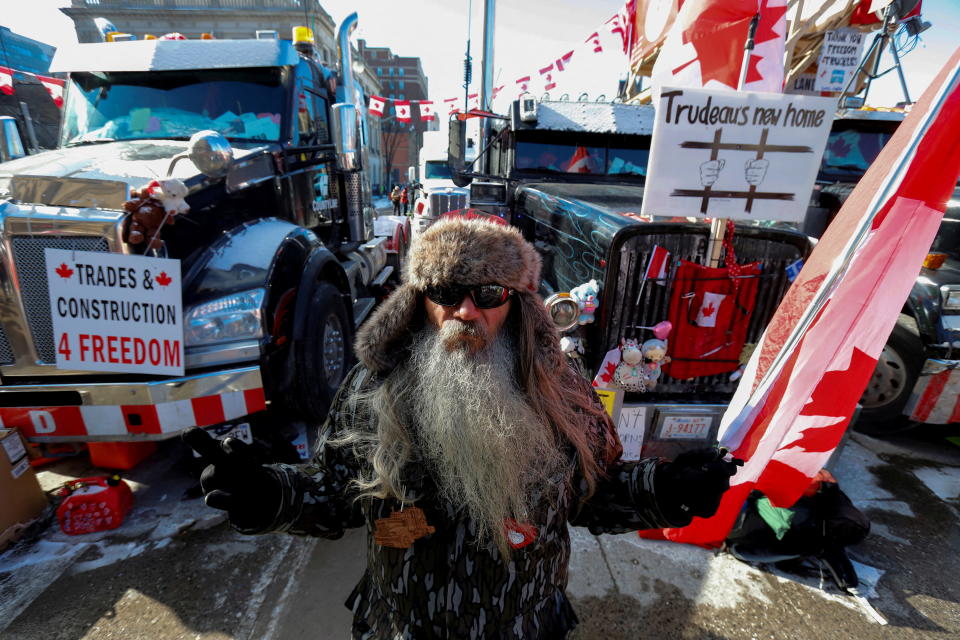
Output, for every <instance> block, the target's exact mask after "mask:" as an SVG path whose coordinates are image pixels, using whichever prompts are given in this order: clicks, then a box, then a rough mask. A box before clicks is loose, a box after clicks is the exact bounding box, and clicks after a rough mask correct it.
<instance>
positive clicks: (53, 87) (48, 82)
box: [37, 76, 65, 109]
mask: <svg viewBox="0 0 960 640" xmlns="http://www.w3.org/2000/svg"><path fill="white" fill-rule="evenodd" d="M37 80H39V81H40V84H42V85H43V87H44V88H45V89H46V90H47V93H49V94H50V97H51V98H52V99H53V103H54V104H55V105H57V106H58V107H60V108H61V109H62V108H63V85H64V84H65V82H64V81H63V80H61V79H60V78H50V77H47V76H37Z"/></svg>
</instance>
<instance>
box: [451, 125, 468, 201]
mask: <svg viewBox="0 0 960 640" xmlns="http://www.w3.org/2000/svg"><path fill="white" fill-rule="evenodd" d="M449 124H450V131H449V134H450V138H449V144H448V145H447V164H448V165H450V175H451V179H452V180H453V184H455V185H457V186H458V187H465V186H467V185H468V184H470V181H471V180H472V178H469V177H467V176H465V175H463V172H464V167H465V165H466V160H465V158H466V147H467V123H466V121H464V120H450V123H449Z"/></svg>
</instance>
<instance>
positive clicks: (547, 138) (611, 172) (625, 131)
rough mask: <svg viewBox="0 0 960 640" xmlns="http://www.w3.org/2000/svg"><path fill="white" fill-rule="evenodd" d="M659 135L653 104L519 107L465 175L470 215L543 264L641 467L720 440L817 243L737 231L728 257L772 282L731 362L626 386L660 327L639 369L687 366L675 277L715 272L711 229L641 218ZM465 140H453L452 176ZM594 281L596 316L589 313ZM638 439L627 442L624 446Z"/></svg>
mask: <svg viewBox="0 0 960 640" xmlns="http://www.w3.org/2000/svg"><path fill="white" fill-rule="evenodd" d="M525 103H526V104H525ZM653 123H654V109H653V107H651V106H640V105H626V104H617V103H589V102H547V101H537V100H534V99H532V98H527V99H526V100H525V99H523V98H521V100H519V101H516V102H514V103H513V105H512V111H511V113H510V116H509V118H508V119H507V120H506V121H504V122H502V123H499V124H497V125H495V126H494V127H493V128H494V133H493V140H492V143H491V152H490V153H491V155H490V158H489V172H488V173H487V174H470V173H465V174H463V175H464V176H465V177H466V178H468V179H470V178H472V179H473V182H472V184H471V195H470V198H471V205H472V206H473V207H475V208H479V209H482V210H485V211H487V212H488V213H490V214H491V215H496V216H498V217H501V218H503V219H506V220H508V221H509V222H510V223H511V224H513V225H515V226H517V227H519V228H520V229H521V230H522V232H523V233H524V236H525V237H526V238H527V239H529V240H530V241H531V242H533V244H534V245H535V246H536V247H537V249H538V250H539V251H540V252H541V256H542V258H543V274H542V282H541V294H542V295H543V296H544V298H545V300H546V304H547V306H548V310H549V311H550V313H551V315H552V316H553V318H554V321H555V323H556V324H557V327H558V329H559V330H560V331H561V332H562V334H563V336H564V338H566V339H565V340H564V341H563V343H562V344H563V347H564V349H565V351H567V354H568V356H569V357H570V359H571V361H572V363H573V364H574V365H575V366H577V367H580V368H581V369H582V371H583V374H584V376H585V377H587V378H589V379H593V380H594V383H595V387H598V388H600V389H601V390H602V389H603V388H604V387H608V388H609V389H612V390H615V391H616V396H617V400H616V402H619V403H621V404H622V407H621V409H620V414H619V415H620V419H621V425H620V426H621V437H622V438H624V435H625V434H628V433H631V432H632V433H633V436H634V439H636V438H637V437H638V438H640V439H641V440H642V441H643V455H675V454H676V453H677V452H678V451H679V450H680V449H681V448H682V447H683V446H684V445H686V444H688V443H689V442H690V439H693V440H703V441H705V442H708V441H710V440H711V439H713V438H714V437H715V435H716V432H717V429H718V427H719V422H720V417H721V416H722V414H723V412H724V410H725V409H726V406H727V403H728V402H729V400H730V398H731V397H732V394H733V392H734V390H735V389H736V387H737V381H738V379H739V372H740V366H741V364H742V363H745V362H746V359H747V358H748V356H749V353H750V350H751V348H752V345H753V344H755V343H756V341H757V340H758V339H759V337H760V335H761V333H762V332H763V330H764V328H765V327H766V325H767V323H768V322H769V321H770V319H771V317H772V315H773V313H774V311H775V310H776V307H777V305H778V304H779V302H780V299H781V298H782V297H783V295H784V294H785V292H786V290H787V288H788V287H789V285H790V277H789V273H790V270H789V269H788V267H791V265H797V264H798V262H799V261H802V260H803V258H804V257H805V256H806V255H808V253H809V251H810V249H811V247H812V245H811V242H810V240H809V238H808V237H807V236H806V235H805V234H803V233H800V232H798V231H794V230H790V229H780V228H765V227H762V226H757V225H741V224H737V225H736V227H735V231H734V234H733V238H732V243H731V244H730V245H729V247H728V249H727V250H726V251H725V254H730V255H731V258H733V253H735V261H736V262H737V263H739V264H745V263H753V262H759V263H760V265H761V272H760V273H759V274H757V276H756V277H755V278H754V279H753V284H751V285H750V287H755V295H753V296H752V305H753V306H752V309H751V313H749V314H748V316H745V317H747V318H748V319H747V320H746V321H745V324H746V325H747V326H746V332H745V334H744V336H743V340H742V342H743V344H742V346H741V345H738V347H737V348H734V349H732V351H736V353H735V354H734V355H733V356H732V358H731V360H732V361H730V362H726V363H723V364H722V365H721V366H719V367H717V366H714V367H712V368H711V369H712V371H713V372H711V373H708V374H706V375H695V374H696V367H695V366H693V367H685V368H684V373H683V375H682V376H677V377H674V376H672V375H671V373H670V372H671V368H670V367H664V368H663V371H662V372H661V373H659V374H658V375H659V378H658V380H657V382H656V384H655V385H651V386H649V387H648V388H646V389H643V390H640V389H639V388H638V387H637V386H631V385H624V386H622V388H618V385H617V384H615V383H613V382H612V381H611V377H612V375H613V374H614V373H615V369H616V366H615V365H614V366H613V367H612V368H611V360H610V358H611V357H616V358H619V357H620V356H621V355H622V352H623V350H624V349H625V348H631V347H633V348H636V349H641V348H642V347H643V346H644V345H645V344H647V343H648V341H650V340H656V339H658V338H659V337H660V335H664V334H663V330H662V327H663V325H662V324H661V323H664V322H665V321H667V320H668V319H669V318H674V319H675V321H674V322H673V324H674V327H673V331H672V335H671V336H667V338H666V341H667V345H668V346H667V347H666V353H665V354H663V353H660V354H655V356H654V358H653V359H649V358H646V357H644V358H642V359H641V360H640V361H641V362H642V363H643V364H644V365H647V364H650V363H653V364H654V365H655V366H656V367H657V371H658V372H659V371H660V368H659V367H660V366H661V365H663V364H665V363H666V362H669V360H667V361H664V359H663V356H664V355H666V356H667V357H668V358H669V357H672V358H674V361H676V358H677V355H678V354H677V348H676V346H675V345H676V344H677V341H675V340H672V336H675V335H676V332H677V331H678V324H679V322H678V321H676V318H678V317H683V318H686V316H682V315H680V316H678V314H677V305H678V300H680V299H681V298H679V297H678V296H677V295H675V292H676V291H677V290H678V288H679V287H682V286H686V284H689V283H686V284H684V283H682V282H681V281H680V280H678V278H677V273H678V268H679V265H680V264H681V261H685V262H692V263H698V264H704V263H706V261H707V247H708V241H709V239H710V225H709V224H707V223H705V222H703V221H695V220H689V219H687V218H681V217H676V216H674V215H672V213H671V212H670V211H662V212H655V215H643V216H641V215H640V214H639V211H640V206H641V202H642V199H643V193H644V183H645V180H646V172H647V163H648V159H649V153H650V142H651V135H652V133H653ZM456 136H457V133H456V131H454V132H453V133H451V140H452V141H453V144H452V146H451V149H452V153H451V155H452V157H454V163H455V164H456V159H455V158H456V155H457V153H456V147H457V141H456ZM663 251H666V252H667V253H668V254H669V259H668V260H666V261H665V264H664V268H663V270H662V272H661V273H657V274H654V275H655V277H648V273H649V271H650V266H651V264H652V262H651V261H652V260H655V254H656V255H662V252H663ZM658 252H659V253H658ZM731 252H733V253H731ZM724 258H725V255H723V256H721V262H720V266H721V267H722V266H723V260H724ZM591 281H595V285H596V287H595V289H596V295H595V298H596V300H595V301H594V302H593V303H594V304H596V309H595V312H594V314H593V317H592V318H591V317H590V316H589V315H588V316H586V317H584V316H582V315H580V314H581V313H582V311H583V309H584V305H583V304H582V302H581V298H582V297H583V296H582V294H583V293H584V292H586V293H587V294H588V295H589V294H590V288H589V285H590V283H591ZM743 282H749V280H743ZM584 285H588V286H587V287H584ZM578 306H579V310H578ZM578 316H579V317H578ZM688 320H689V321H690V322H694V321H695V318H693V317H692V316H691V317H690V318H689V319H688ZM686 321H687V319H685V320H684V322H686ZM658 325H660V327H661V328H660V329H657V327H658ZM709 357H710V356H709V354H707V355H706V359H709ZM718 369H719V370H720V372H717V371H718ZM705 370H706V369H705ZM628 423H629V426H625V425H627V424H628ZM627 440H630V436H627V438H626V440H625V445H626V444H627V442H626V441H627ZM635 453H636V452H635Z"/></svg>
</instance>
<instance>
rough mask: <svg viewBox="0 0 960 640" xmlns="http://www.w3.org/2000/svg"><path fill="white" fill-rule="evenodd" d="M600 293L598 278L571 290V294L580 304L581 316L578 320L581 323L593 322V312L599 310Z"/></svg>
mask: <svg viewBox="0 0 960 640" xmlns="http://www.w3.org/2000/svg"><path fill="white" fill-rule="evenodd" d="M599 293H600V287H599V285H598V284H597V281H596V280H591V281H590V282H587V283H584V284H581V285H578V286H576V287H574V288H573V289H571V290H570V295H571V296H572V297H573V299H574V300H576V301H577V304H578V305H580V318H579V319H578V320H577V322H579V323H580V324H589V323H591V322H593V313H594V312H595V311H596V310H597V296H598V295H599Z"/></svg>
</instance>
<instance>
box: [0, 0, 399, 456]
mask: <svg viewBox="0 0 960 640" xmlns="http://www.w3.org/2000/svg"><path fill="white" fill-rule="evenodd" d="M355 25H356V14H353V15H352V16H350V17H349V18H347V20H346V21H345V22H344V24H343V25H342V26H341V29H340V44H341V60H340V68H339V69H330V68H326V67H325V66H323V65H322V64H321V63H320V62H319V61H318V60H317V59H316V58H315V57H314V55H313V51H312V49H311V47H310V45H309V43H307V42H300V43H291V42H289V41H283V40H279V39H262V40H261V39H257V40H253V39H251V40H162V39H161V40H146V41H129V42H108V43H97V44H82V45H78V46H77V47H76V48H74V49H69V50H68V49H61V50H59V51H58V52H57V57H56V58H55V59H54V62H53V70H54V71H63V72H67V73H68V74H69V76H68V80H67V86H66V92H65V97H66V104H65V108H64V119H63V124H62V127H61V132H60V143H59V146H58V148H57V149H55V150H52V151H48V152H45V153H40V154H36V155H32V156H27V157H23V158H20V159H17V160H13V161H11V162H6V163H3V164H0V195H2V197H3V201H2V203H0V407H2V408H0V421H2V422H3V424H4V425H5V426H7V427H10V426H15V427H18V428H19V429H21V431H22V432H23V433H24V434H25V435H26V437H27V438H28V439H29V440H32V441H35V442H56V441H95V440H105V441H124V440H143V439H146V440H159V439H164V438H169V437H172V436H174V435H176V434H177V433H178V432H179V431H181V430H183V429H185V428H188V427H192V426H208V425H216V424H221V425H222V424H224V423H227V422H230V421H238V420H247V421H249V420H251V419H254V420H255V419H256V417H257V416H261V417H262V415H263V413H262V412H264V410H266V409H267V408H268V407H269V409H270V412H271V413H273V414H274V415H273V417H272V420H273V421H274V422H276V416H283V418H284V419H286V418H290V419H297V420H304V421H308V422H317V421H320V420H322V419H323V418H324V417H325V414H326V410H327V407H328V406H329V402H330V400H331V398H332V394H333V393H334V391H335V390H336V389H337V387H338V386H339V383H340V381H341V380H342V378H343V376H344V375H345V373H346V371H347V369H348V367H349V366H350V363H351V359H352V355H351V336H352V334H353V331H354V328H355V327H356V326H358V324H359V323H360V322H362V320H363V319H364V318H365V317H366V316H367V315H368V314H369V313H370V311H371V310H372V309H373V307H374V305H375V304H376V302H377V301H378V300H379V299H380V298H382V296H383V295H385V289H384V286H385V285H386V283H387V282H388V280H389V279H390V278H391V277H393V276H395V273H394V267H392V266H390V265H388V264H387V255H386V240H387V238H386V237H377V236H375V233H374V215H375V214H374V209H373V207H372V206H371V205H370V189H369V180H368V177H367V175H366V173H365V166H366V162H365V157H364V153H365V151H364V139H365V121H364V118H363V106H362V105H363V103H364V101H363V99H362V96H361V95H360V94H359V91H358V89H357V87H356V85H355V83H354V82H353V78H352V75H351V73H352V72H351V62H350V44H349V34H350V32H351V31H352V29H353V28H354V26H355ZM311 38H312V36H311ZM164 177H171V178H176V179H179V180H180V181H182V182H183V183H184V184H185V185H186V187H187V195H186V203H187V204H188V205H189V212H187V213H185V214H181V215H179V216H177V218H176V224H167V225H165V226H163V227H162V228H161V231H160V237H161V238H162V240H163V244H164V246H163V249H162V251H160V252H159V255H161V256H162V257H167V258H172V259H176V260H179V261H180V265H181V274H182V280H183V282H182V302H183V313H184V318H183V329H184V336H183V341H184V347H185V348H184V355H185V362H184V363H183V365H184V370H185V374H184V375H183V376H177V377H170V376H163V375H150V374H149V373H147V374H130V373H121V374H118V373H109V372H102V371H88V370H83V371H81V370H70V369H68V368H58V367H57V366H56V349H57V344H56V336H54V335H53V330H52V326H51V308H50V302H49V299H48V287H47V276H46V271H45V269H44V252H45V249H48V248H57V249H65V250H72V251H88V252H90V251H92V252H109V253H114V254H121V255H130V256H133V255H138V254H155V253H156V252H155V251H153V250H148V249H146V248H145V247H146V246H147V245H146V243H141V244H132V243H131V242H130V241H128V237H127V235H126V230H127V225H129V224H130V214H129V213H128V212H127V211H126V210H125V209H124V203H125V202H126V201H128V200H129V199H130V197H131V194H132V193H133V192H134V191H135V190H137V191H139V190H142V189H143V188H144V187H147V186H148V185H149V184H150V183H151V181H154V180H157V179H159V178H164ZM377 227H378V229H379V232H380V234H381V235H383V236H390V237H393V236H394V235H395V234H394V233H393V229H387V228H385V225H382V224H378V225H377ZM251 416H252V418H251Z"/></svg>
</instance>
